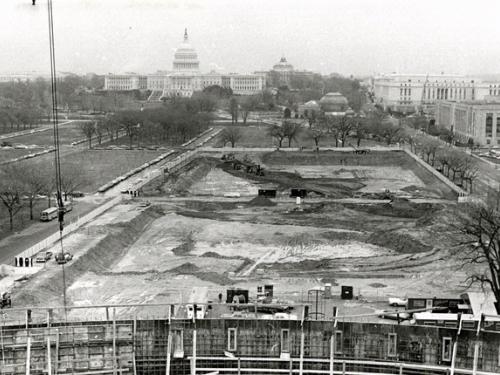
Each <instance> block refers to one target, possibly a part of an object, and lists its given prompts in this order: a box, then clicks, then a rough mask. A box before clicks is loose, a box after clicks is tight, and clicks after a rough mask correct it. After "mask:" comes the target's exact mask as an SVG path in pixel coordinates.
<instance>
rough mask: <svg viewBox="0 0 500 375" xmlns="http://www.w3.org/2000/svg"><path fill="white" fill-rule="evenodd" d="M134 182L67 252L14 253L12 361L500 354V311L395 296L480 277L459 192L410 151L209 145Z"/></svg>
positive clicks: (57, 364)
mask: <svg viewBox="0 0 500 375" xmlns="http://www.w3.org/2000/svg"><path fill="white" fill-rule="evenodd" d="M122 195H123V198H122V200H121V201H120V202H119V203H118V204H115V205H113V206H112V207H111V208H109V209H108V210H107V211H105V212H104V213H103V214H101V215H99V216H97V217H96V218H95V219H93V220H92V221H90V222H89V223H88V224H86V225H84V226H83V227H81V228H80V229H78V230H77V231H75V232H73V233H72V234H70V235H68V236H66V237H65V238H64V240H63V244H64V252H67V253H70V254H71V255H72V259H71V260H69V261H68V262H66V263H65V264H64V266H63V267H61V265H60V264H58V263H57V262H54V261H50V260H49V261H47V262H45V263H43V265H42V267H36V268H35V269H34V271H33V272H31V273H29V274H26V275H25V276H23V277H21V278H19V277H18V276H15V275H16V274H15V273H13V272H11V270H12V268H10V267H8V266H4V267H3V269H2V272H3V274H4V278H3V281H4V282H6V281H8V280H9V279H12V280H13V281H12V282H13V287H12V289H11V291H10V292H11V293H10V294H11V301H12V306H11V309H4V310H2V312H3V315H2V317H3V322H2V330H1V332H2V361H3V362H2V372H1V373H2V374H21V373H22V374H24V373H27V372H28V369H30V371H31V372H30V373H49V374H50V373H58V374H63V373H86V374H97V373H123V374H134V375H135V374H170V373H172V374H183V373H190V374H193V375H194V374H196V373H200V374H203V373H208V372H213V371H219V372H220V373H240V372H246V373H281V372H282V373H294V372H295V373H300V374H302V373H325V374H334V373H342V374H346V373H379V372H383V373H399V374H420V373H432V374H441V373H442V374H444V373H447V371H449V370H450V366H451V368H457V369H458V368H460V369H461V373H472V372H471V371H472V368H474V369H475V370H474V371H475V372H476V373H478V374H479V373H481V374H488V373H491V374H493V373H497V372H498V371H499V368H498V360H497V359H498V347H499V336H498V333H494V332H496V331H497V330H499V329H500V325H499V324H498V323H495V322H496V320H495V318H488V319H489V321H488V319H486V321H484V322H480V323H477V322H476V323H475V325H474V322H472V324H473V325H472V326H470V327H469V328H470V329H469V330H467V329H465V327H464V328H463V329H462V323H461V322H459V321H457V319H456V318H455V320H454V321H453V322H447V323H443V322H441V323H439V322H436V323H435V324H433V325H438V326H439V325H442V328H439V327H421V326H419V324H418V323H416V322H415V318H414V317H413V319H412V316H411V315H408V314H407V313H405V309H404V308H402V305H401V304H398V303H396V304H395V305H394V306H389V303H388V298H391V297H392V298H396V299H397V300H406V301H407V300H408V299H409V298H424V299H425V298H436V296H437V297H453V296H459V295H461V294H462V293H464V292H466V291H467V290H468V289H467V285H466V283H465V280H466V278H467V269H464V268H461V267H460V260H459V259H455V258H454V257H453V256H452V255H451V253H450V245H449V244H450V243H453V240H454V238H453V232H452V230H451V224H452V223H453V218H454V216H453V215H454V210H456V205H457V194H456V192H455V191H453V190H452V189H450V187H449V186H448V185H446V184H445V183H443V182H442V181H441V180H439V179H437V178H435V176H434V175H432V174H431V173H430V172H429V171H428V170H426V169H425V168H423V167H422V166H421V165H419V164H418V163H416V162H415V161H414V160H413V159H412V158H411V157H409V155H408V154H407V153H406V152H403V151H401V150H379V151H377V150H372V151H370V152H367V153H364V154H359V153H354V152H347V151H321V152H315V151H298V150H297V151H286V152H285V151H276V150H265V151H252V150H250V149H247V150H242V151H236V152H228V151H227V150H217V149H199V150H197V151H196V152H192V157H190V158H189V159H187V160H186V161H185V162H184V163H182V164H179V165H178V166H177V167H176V168H165V169H164V172H163V175H161V176H159V177H158V178H155V179H153V180H152V181H151V182H150V183H147V184H145V185H144V186H142V188H141V189H140V191H138V194H137V195H136V197H135V198H133V197H130V195H128V194H122ZM45 251H49V252H51V253H58V252H61V243H59V242H58V243H56V244H54V245H53V246H52V247H51V248H48V249H45ZM63 301H64V306H67V308H63V307H62V306H63ZM391 304H392V303H391ZM68 306H69V308H68ZM424 307H425V306H424ZM486 323H488V326H489V327H490V328H489V330H487V332H491V333H486V332H485V333H483V330H484V329H485V325H483V326H481V325H482V324H486ZM450 324H451V325H450ZM469 331H470V332H469ZM476 332H477V336H475V337H476V339H475V340H469V339H466V338H462V336H464V335H473V334H476ZM479 332H481V333H480V334H479ZM459 335H461V336H460V337H459ZM448 338H450V340H451V341H449V340H448ZM339 340H340V341H341V343H340V344H339ZM339 345H340V346H339ZM477 346H480V347H481V349H477V348H476V347H477ZM479 350H481V352H480V354H481V357H480V358H481V361H478V358H479ZM445 352H446V353H448V352H449V353H448V354H450V356H449V360H448V359H447V358H448V354H446V353H445ZM443 353H445V354H446V356H444V357H443V355H444V354H443ZM452 357H453V361H452ZM443 358H445V359H443ZM378 361H383V362H387V361H389V362H390V363H391V364H390V365H383V364H380V363H379V362H378ZM408 363H413V364H411V365H408ZM27 364H29V365H28V366H27ZM407 365H408V366H409V367H407ZM415 366H416V367H415ZM419 366H421V367H419ZM469 370H470V371H469ZM479 370H481V371H483V372H478V371H479ZM363 371H365V372H363ZM468 371H469V372H468Z"/></svg>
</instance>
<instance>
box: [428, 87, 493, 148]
mask: <svg viewBox="0 0 500 375" xmlns="http://www.w3.org/2000/svg"><path fill="white" fill-rule="evenodd" d="M436 125H438V126H442V127H445V128H447V129H450V130H452V131H453V132H454V133H455V134H457V135H458V136H459V137H460V138H461V139H462V140H463V141H465V142H466V141H468V139H470V138H472V139H473V140H474V142H475V143H477V144H480V145H483V146H498V145H500V98H499V97H494V96H486V97H485V99H483V100H474V101H471V100H466V101H449V100H448V101H438V102H437V104H436Z"/></svg>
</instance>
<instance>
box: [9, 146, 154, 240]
mask: <svg viewBox="0 0 500 375" xmlns="http://www.w3.org/2000/svg"><path fill="white" fill-rule="evenodd" d="M161 154H162V153H161V152H157V151H145V150H139V151H136V150H82V151H79V152H74V153H70V154H63V155H62V156H61V167H62V169H63V171H64V169H74V170H78V171H81V174H82V180H83V181H84V183H83V184H82V186H81V187H78V188H77V190H80V191H83V192H85V193H87V194H88V193H93V192H95V191H96V190H97V188H98V187H99V186H101V185H104V184H105V183H106V182H109V181H111V180H113V179H114V178H116V177H118V176H120V175H122V174H124V173H125V172H128V171H129V170H131V169H133V168H136V167H138V166H139V165H141V164H143V163H145V162H147V161H149V160H152V159H154V158H156V157H157V156H159V155H161ZM22 163H35V164H36V165H39V166H40V168H41V169H42V170H50V173H54V172H53V165H54V156H53V154H49V155H44V156H41V157H38V158H34V159H29V160H26V161H23V162H22ZM47 204H48V202H47V199H42V200H38V201H37V202H36V207H35V209H34V214H35V221H37V219H38V217H39V213H40V211H41V210H43V209H45V208H47ZM52 204H53V205H54V204H55V203H54V201H53V200H52ZM31 224H32V222H31V221H30V219H29V207H27V203H26V207H23V208H22V209H21V211H20V212H19V213H18V214H17V215H16V216H15V217H14V225H15V230H16V231H18V230H21V229H23V228H25V227H27V226H29V225H31ZM8 228H9V217H8V213H7V211H6V208H5V206H4V205H3V204H1V203H0V238H1V237H4V236H5V235H6V232H8Z"/></svg>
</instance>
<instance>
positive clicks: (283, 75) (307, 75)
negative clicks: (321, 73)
mask: <svg viewBox="0 0 500 375" xmlns="http://www.w3.org/2000/svg"><path fill="white" fill-rule="evenodd" d="M254 74H258V75H261V76H263V77H265V83H266V85H268V86H272V87H281V86H288V87H290V88H294V84H293V83H294V82H293V79H294V78H297V79H300V78H302V79H312V77H313V76H314V73H313V72H310V71H307V70H296V69H294V67H293V65H292V64H290V63H289V62H288V61H287V60H286V57H284V56H283V57H282V58H281V59H280V61H279V62H277V63H276V64H274V65H273V68H272V69H271V70H269V71H256V72H254Z"/></svg>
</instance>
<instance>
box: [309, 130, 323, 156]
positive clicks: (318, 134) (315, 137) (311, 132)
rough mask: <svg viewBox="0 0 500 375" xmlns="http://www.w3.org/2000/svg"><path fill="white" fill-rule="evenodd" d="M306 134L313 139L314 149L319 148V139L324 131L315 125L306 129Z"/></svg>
mask: <svg viewBox="0 0 500 375" xmlns="http://www.w3.org/2000/svg"><path fill="white" fill-rule="evenodd" d="M307 134H308V135H309V137H310V138H311V139H312V140H313V141H314V144H315V145H316V149H317V150H319V141H320V140H321V139H322V138H324V137H325V135H326V131H325V130H324V129H321V128H320V127H315V128H313V129H307Z"/></svg>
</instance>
